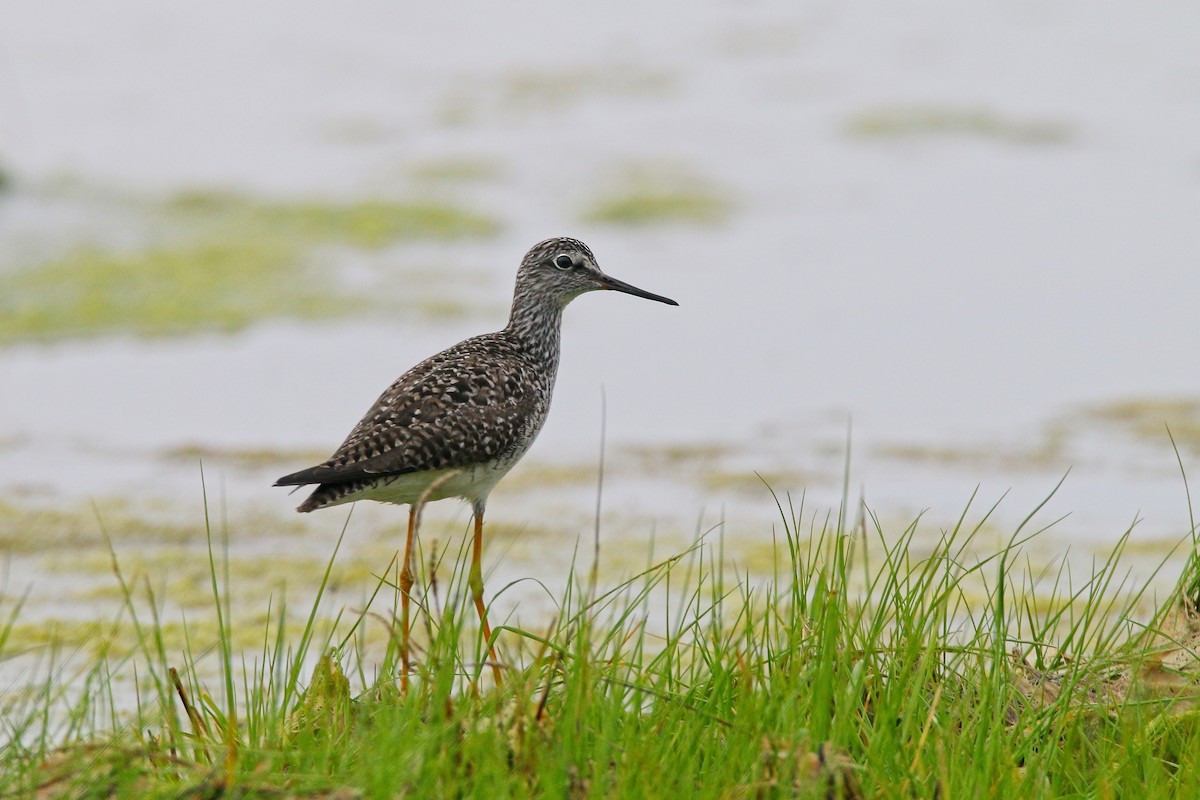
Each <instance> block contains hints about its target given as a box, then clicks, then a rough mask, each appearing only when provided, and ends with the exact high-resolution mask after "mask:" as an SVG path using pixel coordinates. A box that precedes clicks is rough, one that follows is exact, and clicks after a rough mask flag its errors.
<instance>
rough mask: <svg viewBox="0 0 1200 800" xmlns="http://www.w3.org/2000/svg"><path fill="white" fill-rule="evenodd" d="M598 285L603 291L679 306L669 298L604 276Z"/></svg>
mask: <svg viewBox="0 0 1200 800" xmlns="http://www.w3.org/2000/svg"><path fill="white" fill-rule="evenodd" d="M600 283H601V285H602V286H603V287H604V288H605V289H612V290H613V291H616V292H624V293H625V294H631V295H633V296H634V297H644V298H646V299H647V300H654V301H656V302H659V303H666V304H667V305H669V306H677V305H679V303H676V302H675V301H674V300H672V299H671V298H669V297H663V296H662V295H661V294H653V293H651V292H647V291H646V290H644V289H639V288H637V287H636V286H631V285H629V284H628V283H626V282H625V281H619V280H617V279H616V278H612V277H609V276H608V275H605V276H604V277H603V278H601V280H600Z"/></svg>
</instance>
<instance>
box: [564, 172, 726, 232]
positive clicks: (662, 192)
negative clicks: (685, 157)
mask: <svg viewBox="0 0 1200 800" xmlns="http://www.w3.org/2000/svg"><path fill="white" fill-rule="evenodd" d="M732 209H733V206H732V203H730V202H729V200H728V199H726V197H725V195H724V193H723V192H722V191H721V190H720V189H719V188H717V187H716V186H715V185H713V184H712V183H711V182H709V181H707V180H705V179H702V178H699V177H697V176H695V175H693V174H691V173H690V172H687V171H686V170H682V169H664V168H661V167H654V168H649V167H639V166H636V165H635V166H631V167H629V168H627V169H624V170H618V175H617V177H616V178H615V179H613V180H611V181H610V185H609V188H608V189H607V191H605V192H604V193H603V194H601V195H600V196H599V197H597V198H595V199H594V200H593V201H592V202H591V204H590V205H588V206H587V207H586V208H585V209H584V212H583V219H584V221H585V222H599V223H605V224H610V225H660V224H669V223H685V224H692V225H704V224H713V223H719V222H722V221H724V220H725V219H726V218H727V217H728V216H729V214H730V212H731V211H732Z"/></svg>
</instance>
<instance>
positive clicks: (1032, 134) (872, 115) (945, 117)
mask: <svg viewBox="0 0 1200 800" xmlns="http://www.w3.org/2000/svg"><path fill="white" fill-rule="evenodd" d="M844 130H845V132H846V133H847V134H849V135H851V136H854V137H858V138H863V139H888V138H890V139H900V138H904V139H913V138H919V137H931V136H964V137H972V138H980V139H992V140H996V141H1001V142H1006V143H1009V144H1018V145H1059V144H1065V143H1067V142H1068V141H1070V140H1071V138H1072V134H1073V132H1072V130H1071V127H1070V126H1069V125H1068V124H1066V123H1065V122H1062V121H1060V120H1054V119H1038V118H1024V119H1018V118H1013V117H1009V116H1005V115H1002V114H1000V113H998V112H995V111H991V110H989V109H986V108H975V107H959V106H938V105H914V106H891V107H883V108H876V109H870V110H866V111H861V112H859V113H858V114H854V115H853V116H851V117H850V118H849V119H848V120H847V121H846V123H845V125H844Z"/></svg>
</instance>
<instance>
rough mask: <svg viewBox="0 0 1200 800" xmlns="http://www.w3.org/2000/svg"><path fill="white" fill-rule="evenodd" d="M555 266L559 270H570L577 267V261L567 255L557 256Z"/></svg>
mask: <svg viewBox="0 0 1200 800" xmlns="http://www.w3.org/2000/svg"><path fill="white" fill-rule="evenodd" d="M554 266H556V267H558V268H559V269H570V268H571V267H573V266H575V260H574V259H573V258H571V257H570V256H568V255H566V254H563V255H561V256H555V257H554Z"/></svg>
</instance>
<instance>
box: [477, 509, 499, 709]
mask: <svg viewBox="0 0 1200 800" xmlns="http://www.w3.org/2000/svg"><path fill="white" fill-rule="evenodd" d="M482 558H483V512H482V511H480V510H476V512H475V541H474V543H473V546H472V548H471V575H470V579H469V583H470V585H471V596H472V597H473V598H474V600H475V611H476V612H478V614H479V624H480V626H481V627H482V628H483V640H484V641H485V642H487V645H488V659H489V660H490V661H491V664H492V675H493V676H494V677H495V679H496V685H497V686H499V685H500V684H501V683H502V682H503V679H502V677H501V675H500V661H499V660H498V659H497V658H496V648H495V647H494V646H492V626H490V625H488V621H487V607H486V606H485V605H484V604H483V569H482V567H481V566H480V562H481V561H482Z"/></svg>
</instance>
